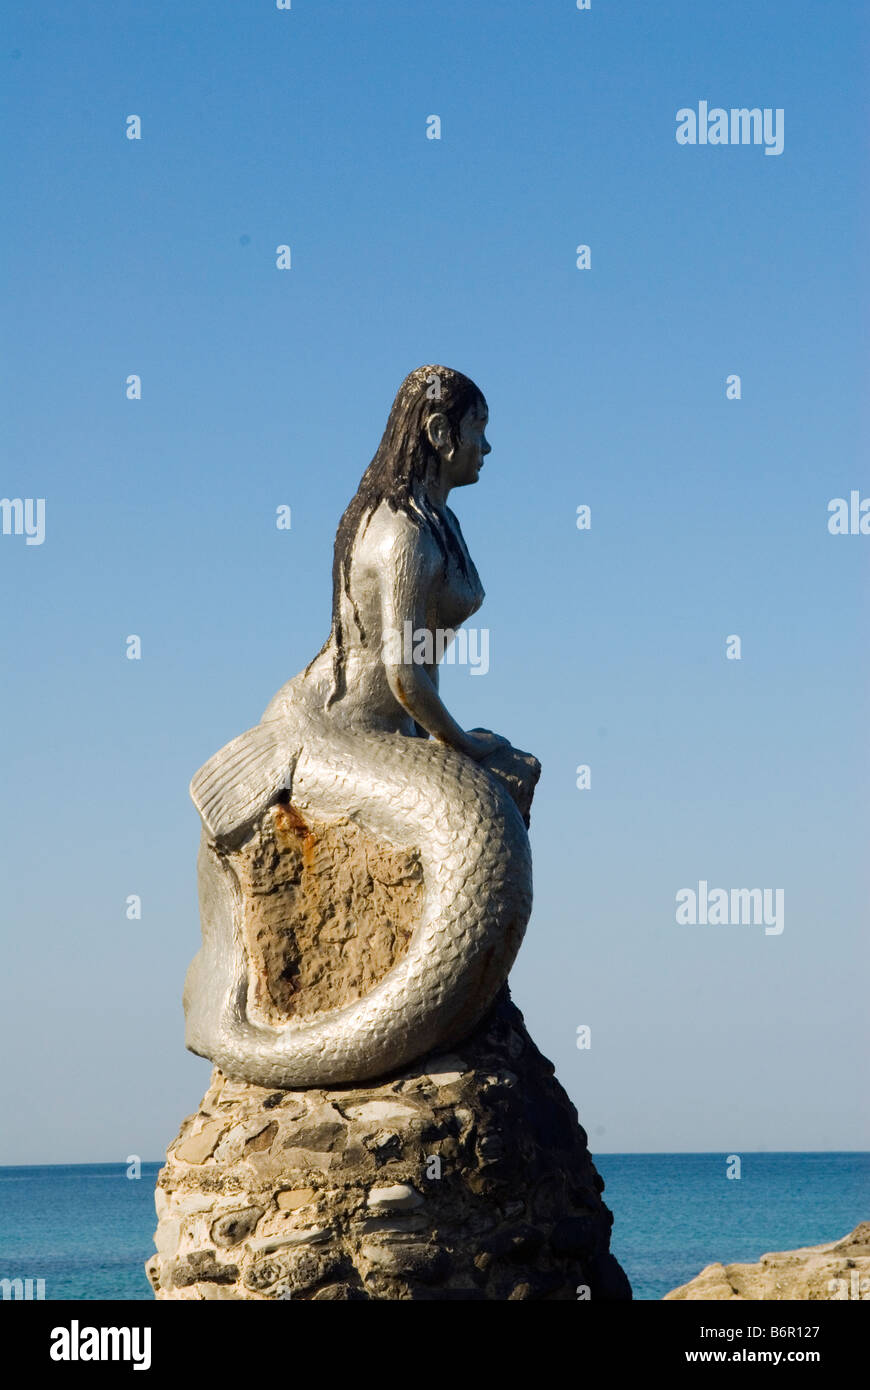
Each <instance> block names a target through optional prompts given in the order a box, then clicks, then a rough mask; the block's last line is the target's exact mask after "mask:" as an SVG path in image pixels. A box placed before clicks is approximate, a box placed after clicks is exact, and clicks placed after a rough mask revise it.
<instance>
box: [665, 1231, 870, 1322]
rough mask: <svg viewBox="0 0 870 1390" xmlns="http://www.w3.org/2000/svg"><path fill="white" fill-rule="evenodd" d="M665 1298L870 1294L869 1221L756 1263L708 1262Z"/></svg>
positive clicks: (764, 1298)
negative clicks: (834, 1237) (837, 1237)
mask: <svg viewBox="0 0 870 1390" xmlns="http://www.w3.org/2000/svg"><path fill="white" fill-rule="evenodd" d="M665 1298H666V1299H747V1300H754V1301H758V1302H761V1301H769V1300H777V1299H810V1300H813V1299H825V1300H829V1299H856V1298H861V1299H867V1298H870V1221H862V1222H861V1224H860V1226H856V1227H855V1230H854V1231H852V1233H851V1235H848V1236H845V1237H844V1238H843V1239H842V1240H834V1241H831V1242H830V1243H829V1244H827V1245H807V1246H805V1247H804V1248H802V1249H800V1250H784V1251H781V1252H779V1253H777V1254H772V1255H762V1257H761V1259H760V1260H759V1261H758V1263H757V1264H734V1265H721V1264H712V1265H707V1267H706V1269H702V1270H701V1273H700V1274H698V1275H697V1276H696V1277H695V1278H694V1279H692V1280H690V1282H689V1283H688V1284H682V1285H681V1286H680V1288H678V1289H674V1290H673V1291H672V1292H671V1293H668V1294H665Z"/></svg>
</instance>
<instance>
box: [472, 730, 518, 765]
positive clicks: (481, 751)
mask: <svg viewBox="0 0 870 1390" xmlns="http://www.w3.org/2000/svg"><path fill="white" fill-rule="evenodd" d="M466 738H467V740H468V743H469V745H470V747H468V748H466V750H465V751H466V752H467V753H468V756H469V757H470V758H474V760H475V762H478V763H479V762H481V761H482V760H483V759H484V758H486V757H488V755H489V754H490V753H493V752H494V751H495V749H496V748H510V746H511V744H510V739H507V738H502V736H501V734H494V733H493V732H492V730H491V729H470V730H469V731H468V733H467V734H466Z"/></svg>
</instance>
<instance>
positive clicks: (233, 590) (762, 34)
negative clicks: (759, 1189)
mask: <svg viewBox="0 0 870 1390" xmlns="http://www.w3.org/2000/svg"><path fill="white" fill-rule="evenodd" d="M862 9H863V7H862V6H861V5H859V4H857V3H856V4H848V3H828V4H825V5H818V4H814V3H808V2H807V0H789V3H788V4H786V3H785V2H784V0H770V2H769V3H767V4H765V5H764V6H759V5H757V4H755V3H750V2H749V0H736V3H731V4H729V5H727V6H724V5H718V4H717V5H714V4H699V3H697V2H695V3H690V2H689V0H677V2H676V3H669V4H667V5H664V4H658V5H654V4H649V3H639V0H633V3H625V4H607V3H604V0H593V7H592V9H591V10H590V11H588V12H579V11H577V10H576V8H575V6H574V4H573V3H569V0H559V2H558V3H557V2H556V0H544V2H543V3H541V0H536V3H534V4H531V3H520V2H519V0H505V3H496V0H488V3H482V4H479V5H475V6H469V5H468V4H464V3H461V0H443V2H442V3H440V4H439V5H437V6H430V5H428V4H423V3H408V0H401V3H400V2H399V0H395V3H393V0H378V3H377V4H373V5H366V6H363V5H359V4H356V3H349V2H345V0H336V2H335V3H318V4H316V3H314V0H293V8H292V10H291V11H289V12H281V11H278V10H277V9H276V8H275V6H274V4H270V3H269V0H251V3H249V4H246V5H244V6H242V5H238V4H233V3H230V2H229V0H218V2H217V3H205V0H185V4H184V5H183V6H178V5H176V4H170V3H136V4H133V3H130V0H118V2H117V3H113V4H112V5H106V4H93V3H86V0H82V3H79V4H77V5H76V6H69V5H63V4H60V3H48V4H42V5H39V6H38V7H32V6H27V5H24V4H22V3H17V4H14V5H13V7H12V11H11V17H10V19H9V21H8V23H7V28H6V32H5V34H4V41H3V50H2V55H0V61H2V62H3V64H4V73H5V78H4V86H5V88H6V91H7V100H6V113H5V115H4V118H3V119H4V125H5V128H6V137H7V138H6V140H5V141H4V153H3V156H2V164H3V165H4V166H8V167H4V169H3V173H4V174H5V186H7V187H12V188H14V189H15V190H17V191H16V195H15V197H14V199H8V200H6V201H5V202H4V207H3V210H2V212H0V233H2V239H3V259H4V262H5V264H6V265H7V266H8V276H7V281H6V286H5V298H6V302H7V313H6V316H5V317H6V322H7V325H11V330H9V329H7V333H6V335H5V342H4V348H3V358H2V391H3V402H2V419H3V426H2V428H3V434H4V436H5V437H4V441H3V444H4V448H3V454H4V466H3V476H2V484H0V492H2V494H3V495H4V496H6V495H8V496H9V497H16V496H21V497H34V498H36V497H44V498H45V499H46V537H45V542H44V544H43V545H41V546H26V545H25V544H24V538H23V537H20V536H14V535H9V536H5V535H4V536H0V567H2V575H3V583H4V594H5V595H6V602H5V603H4V638H5V652H6V671H7V680H6V682H5V683H4V685H5V689H4V693H3V695H2V701H3V705H2V709H3V716H4V717H3V729H4V734H5V737H4V757H3V776H4V785H5V788H6V794H5V796H4V797H3V799H2V800H3V807H2V831H3V833H2V845H3V852H2V858H3V863H4V869H5V872H4V894H3V918H4V922H3V936H4V942H5V948H4V954H5V959H6V969H5V971H4V981H5V988H4V998H3V1010H2V1014H3V1026H4V1034H5V1040H4V1048H5V1055H6V1058H7V1065H6V1067H5V1068H4V1069H3V1072H4V1074H3V1078H2V1081H0V1097H2V1104H3V1112H4V1114H5V1116H6V1117H7V1123H6V1125H4V1132H3V1136H2V1144H0V1161H2V1162H7V1163H11V1162H21V1163H26V1162H74V1161H91V1160H93V1161H97V1160H102V1161H108V1160H111V1159H112V1158H115V1157H117V1158H118V1160H119V1162H120V1161H122V1160H123V1159H124V1158H125V1156H126V1155H127V1154H128V1153H139V1154H141V1155H142V1156H143V1157H145V1158H152V1157H159V1156H160V1154H161V1153H162V1151H163V1149H164V1148H165V1146H166V1144H167V1143H168V1142H169V1140H170V1139H171V1138H172V1137H173V1135H174V1134H175V1132H176V1129H177V1126H178V1124H179V1123H180V1121H181V1119H182V1118H183V1117H184V1116H185V1115H186V1114H187V1113H189V1112H190V1111H191V1110H193V1109H195V1108H196V1106H197V1103H198V1101H199V1098H200V1096H201V1094H202V1092H203V1090H204V1089H205V1086H206V1083H207V1078H208V1071H209V1069H208V1064H207V1063H205V1062H203V1061H202V1060H200V1059H197V1058H193V1057H191V1056H190V1055H189V1054H187V1053H186V1052H185V1051H184V1046H183V1018H182V1012H181V988H182V983H183V977H184V972H185V969H186V967H187V964H188V962H189V961H190V959H191V957H192V956H193V955H194V953H195V952H196V950H197V948H198V944H199V923H198V912H197V900H196V881H195V854H196V847H197V841H198V820H197V817H196V813H195V811H194V809H193V807H192V805H191V803H190V802H189V800H188V797H187V784H188V781H189V778H190V776H191V775H192V773H193V772H194V771H195V770H196V769H197V768H198V767H199V766H200V764H201V763H202V762H204V761H205V759H206V758H207V757H208V756H210V754H212V753H213V752H215V751H216V749H217V748H218V747H220V746H221V745H222V744H223V743H225V742H226V741H227V740H228V739H230V738H231V737H233V736H234V735H236V734H237V733H240V732H241V731H242V730H243V729H245V728H248V727H249V726H250V725H251V724H252V723H254V722H256V720H257V719H258V718H259V716H260V714H261V712H262V710H263V708H264V707H265V705H266V704H267V702H268V700H269V699H270V698H271V696H272V694H273V693H274V692H275V690H277V688H278V687H279V686H280V685H281V684H282V683H283V682H284V681H285V680H287V679H288V678H289V677H290V676H292V675H294V674H295V673H296V672H297V671H298V670H300V669H301V668H302V667H303V666H304V665H305V664H306V662H307V661H308V660H309V659H310V657H311V656H312V655H313V653H314V652H315V651H316V650H317V648H318V647H319V646H320V644H321V642H322V640H323V638H324V636H325V634H326V631H327V630H328V624H329V611H330V567H331V557H332V541H333V536H334V532H335V526H336V524H337V521H338V519H339V516H340V515H341V512H342V510H343V508H344V506H345V505H346V503H347V501H348V500H349V498H350V496H351V495H352V493H353V492H354V490H355V488H356V485H357V483H358V481H359V478H360V476H361V474H362V472H363V470H364V468H365V466H366V465H367V463H368V461H369V459H370V458H371V456H372V454H373V452H374V450H375V448H376V446H377V443H378V440H379V438H380V435H381V432H382V430H383V427H384V424H385V421H386V417H387V413H388V410H389V406H390V403H391V401H392V397H393V394H394V392H395V390H396V388H397V387H398V385H399V382H400V381H401V379H402V378H403V377H404V375H405V374H406V373H407V372H408V371H409V370H410V369H411V368H413V367H415V366H417V365H419V364H421V363H424V362H443V363H446V364H447V365H449V366H454V367H458V368H459V369H461V370H463V371H465V372H467V373H468V374H469V375H471V376H472V377H473V378H474V379H475V380H476V381H477V382H478V383H479V384H480V386H481V387H482V389H483V390H484V392H485V394H486V396H487V399H488V401H489V406H490V427H489V430H488V436H489V438H490V441H491V443H492V446H493V453H492V454H491V455H490V458H489V459H488V461H487V467H486V469H485V471H484V474H483V476H482V479H481V482H480V484H479V485H478V486H476V487H474V488H469V489H466V490H464V491H463V492H461V493H456V494H454V495H453V498H452V499H451V500H452V505H453V506H454V509H455V510H456V512H457V514H458V515H459V517H460V520H461V523H462V526H463V530H464V533H465V536H466V540H467V542H468V545H469V548H470V550H471V553H472V556H473V558H474V560H475V563H476V565H477V568H478V570H479V571H480V574H481V577H482V579H483V583H484V586H485V588H486V590H487V599H486V603H485V605H484V608H483V609H482V611H481V613H480V614H479V615H478V616H477V618H476V619H475V620H474V621H475V623H476V624H477V625H483V624H485V625H486V626H487V627H488V628H489V630H490V634H491V636H490V652H491V654H490V660H491V669H490V671H489V673H488V674H487V675H486V677H484V678H478V679H474V678H471V677H470V675H469V672H468V670H467V669H466V670H463V669H459V668H454V669H452V670H451V669H448V670H447V671H446V672H445V676H444V679H443V683H442V693H443V695H444V698H445V701H446V703H447V705H448V708H449V709H450V710H451V712H452V713H453V714H454V715H455V717H456V718H457V719H459V720H460V722H462V723H464V724H465V726H466V727H471V726H473V725H484V726H486V727H490V728H493V729H495V730H497V731H498V732H501V733H503V734H505V735H507V736H508V737H510V738H511V740H512V741H513V742H514V743H515V744H516V745H518V746H519V747H523V748H527V749H529V750H531V751H533V752H534V753H536V754H537V755H538V757H540V759H541V761H542V763H543V767H544V772H543V777H542V780H541V783H540V786H539V789H538V793H537V797H536V802H535V808H534V812H533V828H532V842H533V853H534V863H535V891H536V903H535V909H534V914H533V918H532V922H531V925H530V928H529V931H528V934H527V937H526V941H525V943H524V946H523V949H522V952H521V954H520V957H519V960H518V962H517V965H516V967H515V969H514V971H513V974H512V977H511V983H512V989H513V994H514V999H515V1001H516V1003H517V1004H518V1005H519V1007H520V1008H521V1009H523V1011H524V1013H525V1016H526V1021H527V1024H528V1026H529V1029H530V1031H531V1033H532V1035H533V1037H534V1038H535V1040H536V1042H537V1043H538V1045H539V1046H540V1047H541V1049H542V1050H543V1051H544V1052H545V1053H546V1054H547V1055H549V1056H550V1057H552V1058H553V1060H554V1061H555V1062H556V1065H557V1072H558V1075H559V1078H560V1079H561V1081H562V1083H563V1084H564V1085H565V1087H566V1089H567V1090H568V1091H569V1093H570V1094H571V1096H572V1098H573V1099H574V1100H575V1102H576V1103H577V1105H578V1107H579V1110H580V1115H581V1119H582V1121H583V1123H584V1124H585V1125H586V1127H587V1129H588V1131H589V1134H590V1142H591V1145H592V1147H593V1150H598V1151H631V1150H634V1151H647V1150H664V1151H672V1150H674V1151H675V1150H693V1151H698V1150H707V1149H709V1150H717V1149H722V1150H723V1151H724V1152H727V1153H732V1152H737V1153H739V1152H740V1151H741V1150H747V1151H748V1150H757V1149H787V1148H795V1149H826V1148H831V1149H849V1148H870V1134H868V1116H867V1106H866V1089H864V1087H865V1080H864V1078H865V1075H866V1071H865V1065H864V1060H863V1051H864V1049H863V1047H862V1044H861V1040H862V1038H863V1034H864V1022H865V1020H864V1013H865V1009H864V1006H863V995H864V993H865V991H864V989H863V983H864V981H865V980H866V969H867V944H866V941H867V938H866V903H867V890H868V882H867V878H868V875H867V849H866V846H867V831H868V814H867V793H866V788H867V771H868V768H867V740H866V728H867V704H868V701H867V694H868V656H867V640H866V632H867V580H866V573H867V551H868V548H870V537H862V536H845V537H834V536H831V535H830V534H829V533H828V530H827V516H828V514H827V505H828V502H829V500H830V499H831V498H833V497H839V496H848V494H849V491H850V490H851V489H858V490H859V491H860V492H861V495H862V496H870V476H868V469H867V465H866V458H867V442H868V441H867V416H866V407H865V406H864V404H863V402H864V400H865V399H866V389H864V390H863V391H862V388H864V387H865V381H866V369H867V348H866V336H865V330H864V317H865V315H866V302H867V300H866V294H867V279H866V276H867V272H866V250H865V243H866V212H867V208H866V201H865V199H866V195H865V194H863V192H862V191H861V190H862V186H863V187H864V188H866V186H867V161H866V153H865V149H864V144H863V141H864V135H863V132H864V131H865V130H866V128H867V116H868V111H867V96H866V83H863V84H862V76H863V72H864V69H865V66H866V55H867V30H868V24H867V15H866V11H864V12H863V13H862ZM862 88H863V90H862ZM700 100H706V101H708V102H709V103H710V105H711V106H714V105H721V106H723V107H726V108H730V107H732V106H735V107H741V106H759V107H772V108H778V107H779V108H782V109H783V110H784V112H785V147H784V151H783V153H782V154H781V155H780V156H778V157H768V156H765V154H764V152H763V149H762V148H760V147H754V146H748V147H743V146H741V147H732V146H727V147H711V146H707V147H684V146H679V145H678V144H677V143H676V140H675V128H676V122H675V115H676V112H677V110H679V109H680V108H682V107H687V106H689V107H695V108H697V104H698V102H699V101H700ZM433 113H434V114H438V115H440V117H441V121H442V138H441V139H440V140H438V141H436V140H428V139H427V138H426V120H427V117H428V116H429V115H431V114H433ZM130 114H137V115H139V116H140V117H141V121H142V139H141V140H139V141H130V140H128V139H126V137H125V122H126V118H127V116H128V115H130ZM580 243H584V244H588V245H589V246H590V247H591V255H592V265H591V269H590V270H588V271H580V270H578V269H577V268H576V265H575V247H576V246H577V245H578V244H580ZM281 244H289V245H290V246H291V247H292V258H293V263H292V269H291V270H289V271H285V272H282V271H279V270H277V269H276V267H275V250H276V247H277V246H279V245H281ZM131 373H136V374H138V375H140V376H141V380H142V399H141V400H140V401H129V400H127V399H126V397H125V381H126V378H127V377H128V375H130V374H131ZM730 373H739V374H740V377H741V380H742V399H741V400H739V401H729V400H726V397H725V379H726V377H727V376H728V374H730ZM281 504H287V505H290V506H291V507H292V515H293V524H292V529H291V530H290V531H278V530H277V529H276V527H275V509H276V507H277V506H279V505H281ZM580 504H587V505H589V506H591V508H592V528H591V530H589V531H588V532H579V531H578V530H577V528H576V525H575V515H576V508H577V506H578V505H580ZM131 633H136V634H138V635H140V637H141V639H142V653H143V655H142V660H141V661H138V662H132V661H128V660H127V659H126V657H125V638H126V637H127V635H128V634H131ZM733 633H736V634H739V635H740V636H741V638H742V643H743V655H742V659H741V660H740V661H728V660H726V659H725V639H726V636H728V635H729V634H733ZM581 763H586V764H589V766H590V767H591V775H592V785H591V789H590V790H588V791H578V790H577V788H576V786H575V769H576V767H577V765H578V764H581ZM701 879H706V880H708V881H709V883H710V885H711V887H712V886H714V885H715V886H723V887H726V888H731V887H754V886H758V887H769V888H783V889H784V890H785V929H784V931H783V933H782V934H781V935H780V936H765V935H764V933H763V931H762V929H761V928H758V927H747V926H742V927H740V926H732V927H721V928H709V927H707V928H705V927H701V926H698V927H686V926H684V927H678V926H677V925H676V922H675V895H676V893H677V892H678V891H679V890H680V889H681V888H683V887H687V886H689V887H692V886H696V885H697V884H698V882H699V880H701ZM133 893H136V894H140V895H141V897H142V904H143V908H142V919H141V921H132V922H131V921H128V920H127V919H126V917H125V901H126V898H127V896H128V895H129V894H133ZM581 1024H587V1025H589V1026H590V1027H591V1029H592V1047H591V1048H590V1049H589V1050H588V1051H580V1050H578V1049H577V1047H576V1046H575V1036H576V1029H577V1027H578V1025H581Z"/></svg>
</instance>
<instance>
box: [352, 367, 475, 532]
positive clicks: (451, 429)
mask: <svg viewBox="0 0 870 1390" xmlns="http://www.w3.org/2000/svg"><path fill="white" fill-rule="evenodd" d="M487 419H488V411H487V406H486V400H485V399H484V395H483V392H482V391H481V390H480V387H479V386H476V385H475V384H474V382H473V381H471V379H470V378H469V377H467V376H464V375H463V373H462V372H457V371H454V369H453V368H452V367H437V366H428V367H417V368H416V370H415V371H413V372H410V373H409V374H408V376H406V377H405V380H404V381H403V382H402V384H401V386H400V387H399V389H398V391H397V392H396V398H395V400H394V401H393V405H392V409H391V410H390V416H389V419H388V420H387V426H386V429H385V430H384V434H383V438H382V439H381V442H380V445H379V446H378V451H377V453H376V454H375V456H374V458H373V459H372V462H371V463H370V465H369V467H368V469H367V471H366V474H365V476H364V477H363V479H362V482H361V483H360V490H362V489H363V488H366V490H367V491H368V490H372V491H374V490H377V493H378V494H379V495H378V501H382V500H383V499H384V498H386V499H387V500H388V501H390V502H396V503H398V504H399V505H400V506H402V505H404V503H405V502H406V501H407V498H408V496H409V495H410V494H411V493H412V492H414V493H417V494H419V493H423V494H428V496H429V497H430V498H432V499H435V500H440V501H443V500H444V498H445V497H446V495H447V493H448V492H449V490H450V488H451V487H464V486H466V485H467V484H469V483H476V482H477V476H478V473H479V471H480V467H481V465H482V463H483V458H484V456H485V455H486V454H488V453H489V452H490V446H489V444H488V442H487V440H486V436H485V434H484V430H485V428H486V422H487Z"/></svg>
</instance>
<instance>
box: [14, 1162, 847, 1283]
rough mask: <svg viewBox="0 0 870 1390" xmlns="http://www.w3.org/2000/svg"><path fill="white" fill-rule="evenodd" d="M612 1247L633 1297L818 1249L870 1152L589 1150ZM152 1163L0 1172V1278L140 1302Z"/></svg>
mask: <svg viewBox="0 0 870 1390" xmlns="http://www.w3.org/2000/svg"><path fill="white" fill-rule="evenodd" d="M595 1163H596V1166H597V1168H598V1170H599V1172H600V1173H601V1174H602V1176H603V1177H604V1179H605V1181H606V1183H607V1189H606V1192H605V1200H606V1201H607V1204H608V1206H609V1207H610V1208H611V1210H612V1211H613V1212H614V1213H615V1217H616V1221H615V1225H614V1231H613V1251H614V1254H615V1255H616V1257H617V1259H618V1260H619V1261H620V1263H621V1264H622V1266H623V1268H624V1269H625V1271H626V1273H627V1274H628V1277H629V1279H630V1280H631V1282H632V1286H633V1288H634V1293H635V1298H644V1299H657V1298H661V1297H662V1295H663V1294H665V1293H667V1292H668V1290H669V1289H672V1288H675V1287H676V1286H677V1285H678V1284H682V1283H685V1282H686V1280H687V1279H691V1278H692V1277H693V1275H695V1274H697V1273H698V1272H699V1271H700V1270H701V1269H702V1268H703V1266H704V1265H706V1264H710V1263H711V1261H713V1260H721V1261H722V1263H723V1264H728V1263H731V1262H732V1261H735V1260H757V1259H758V1257H759V1255H761V1254H763V1253H764V1252H765V1251H767V1250H788V1249H792V1248H793V1247H795V1246H799V1245H819V1244H821V1243H822V1242H823V1241H827V1240H835V1239H838V1238H839V1237H841V1236H844V1235H845V1234H846V1233H847V1232H848V1231H851V1230H852V1229H853V1227H855V1226H857V1224H858V1222H859V1221H866V1220H868V1219H870V1154H866V1153H809V1154H801V1153H782V1154H776V1153H764V1154H743V1155H741V1167H742V1174H741V1177H740V1178H739V1179H730V1180H729V1179H728V1178H727V1177H726V1176H725V1174H726V1155H725V1154H598V1155H596V1156H595ZM159 1167H160V1165H159V1164H158V1163H143V1165H142V1176H141V1178H139V1179H130V1178H128V1177H127V1176H126V1168H125V1166H124V1165H122V1164H108V1163H106V1164H77V1165H70V1166H66V1167H28V1168H0V1278H9V1279H14V1278H21V1279H28V1278H29V1279H44V1280H45V1297H46V1299H63V1298H112V1299H138V1298H143V1299H149V1298H150V1297H151V1290H150V1286H149V1284H148V1281H147V1279H146V1278H145V1273H144V1270H143V1265H144V1262H145V1260H146V1259H147V1258H148V1256H149V1255H151V1254H152V1253H153V1249H154V1246H153V1243H152V1236H153V1233H154V1227H155V1224H156V1217H155V1213H154V1182H155V1179H156V1176H157V1172H158V1169H159Z"/></svg>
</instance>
